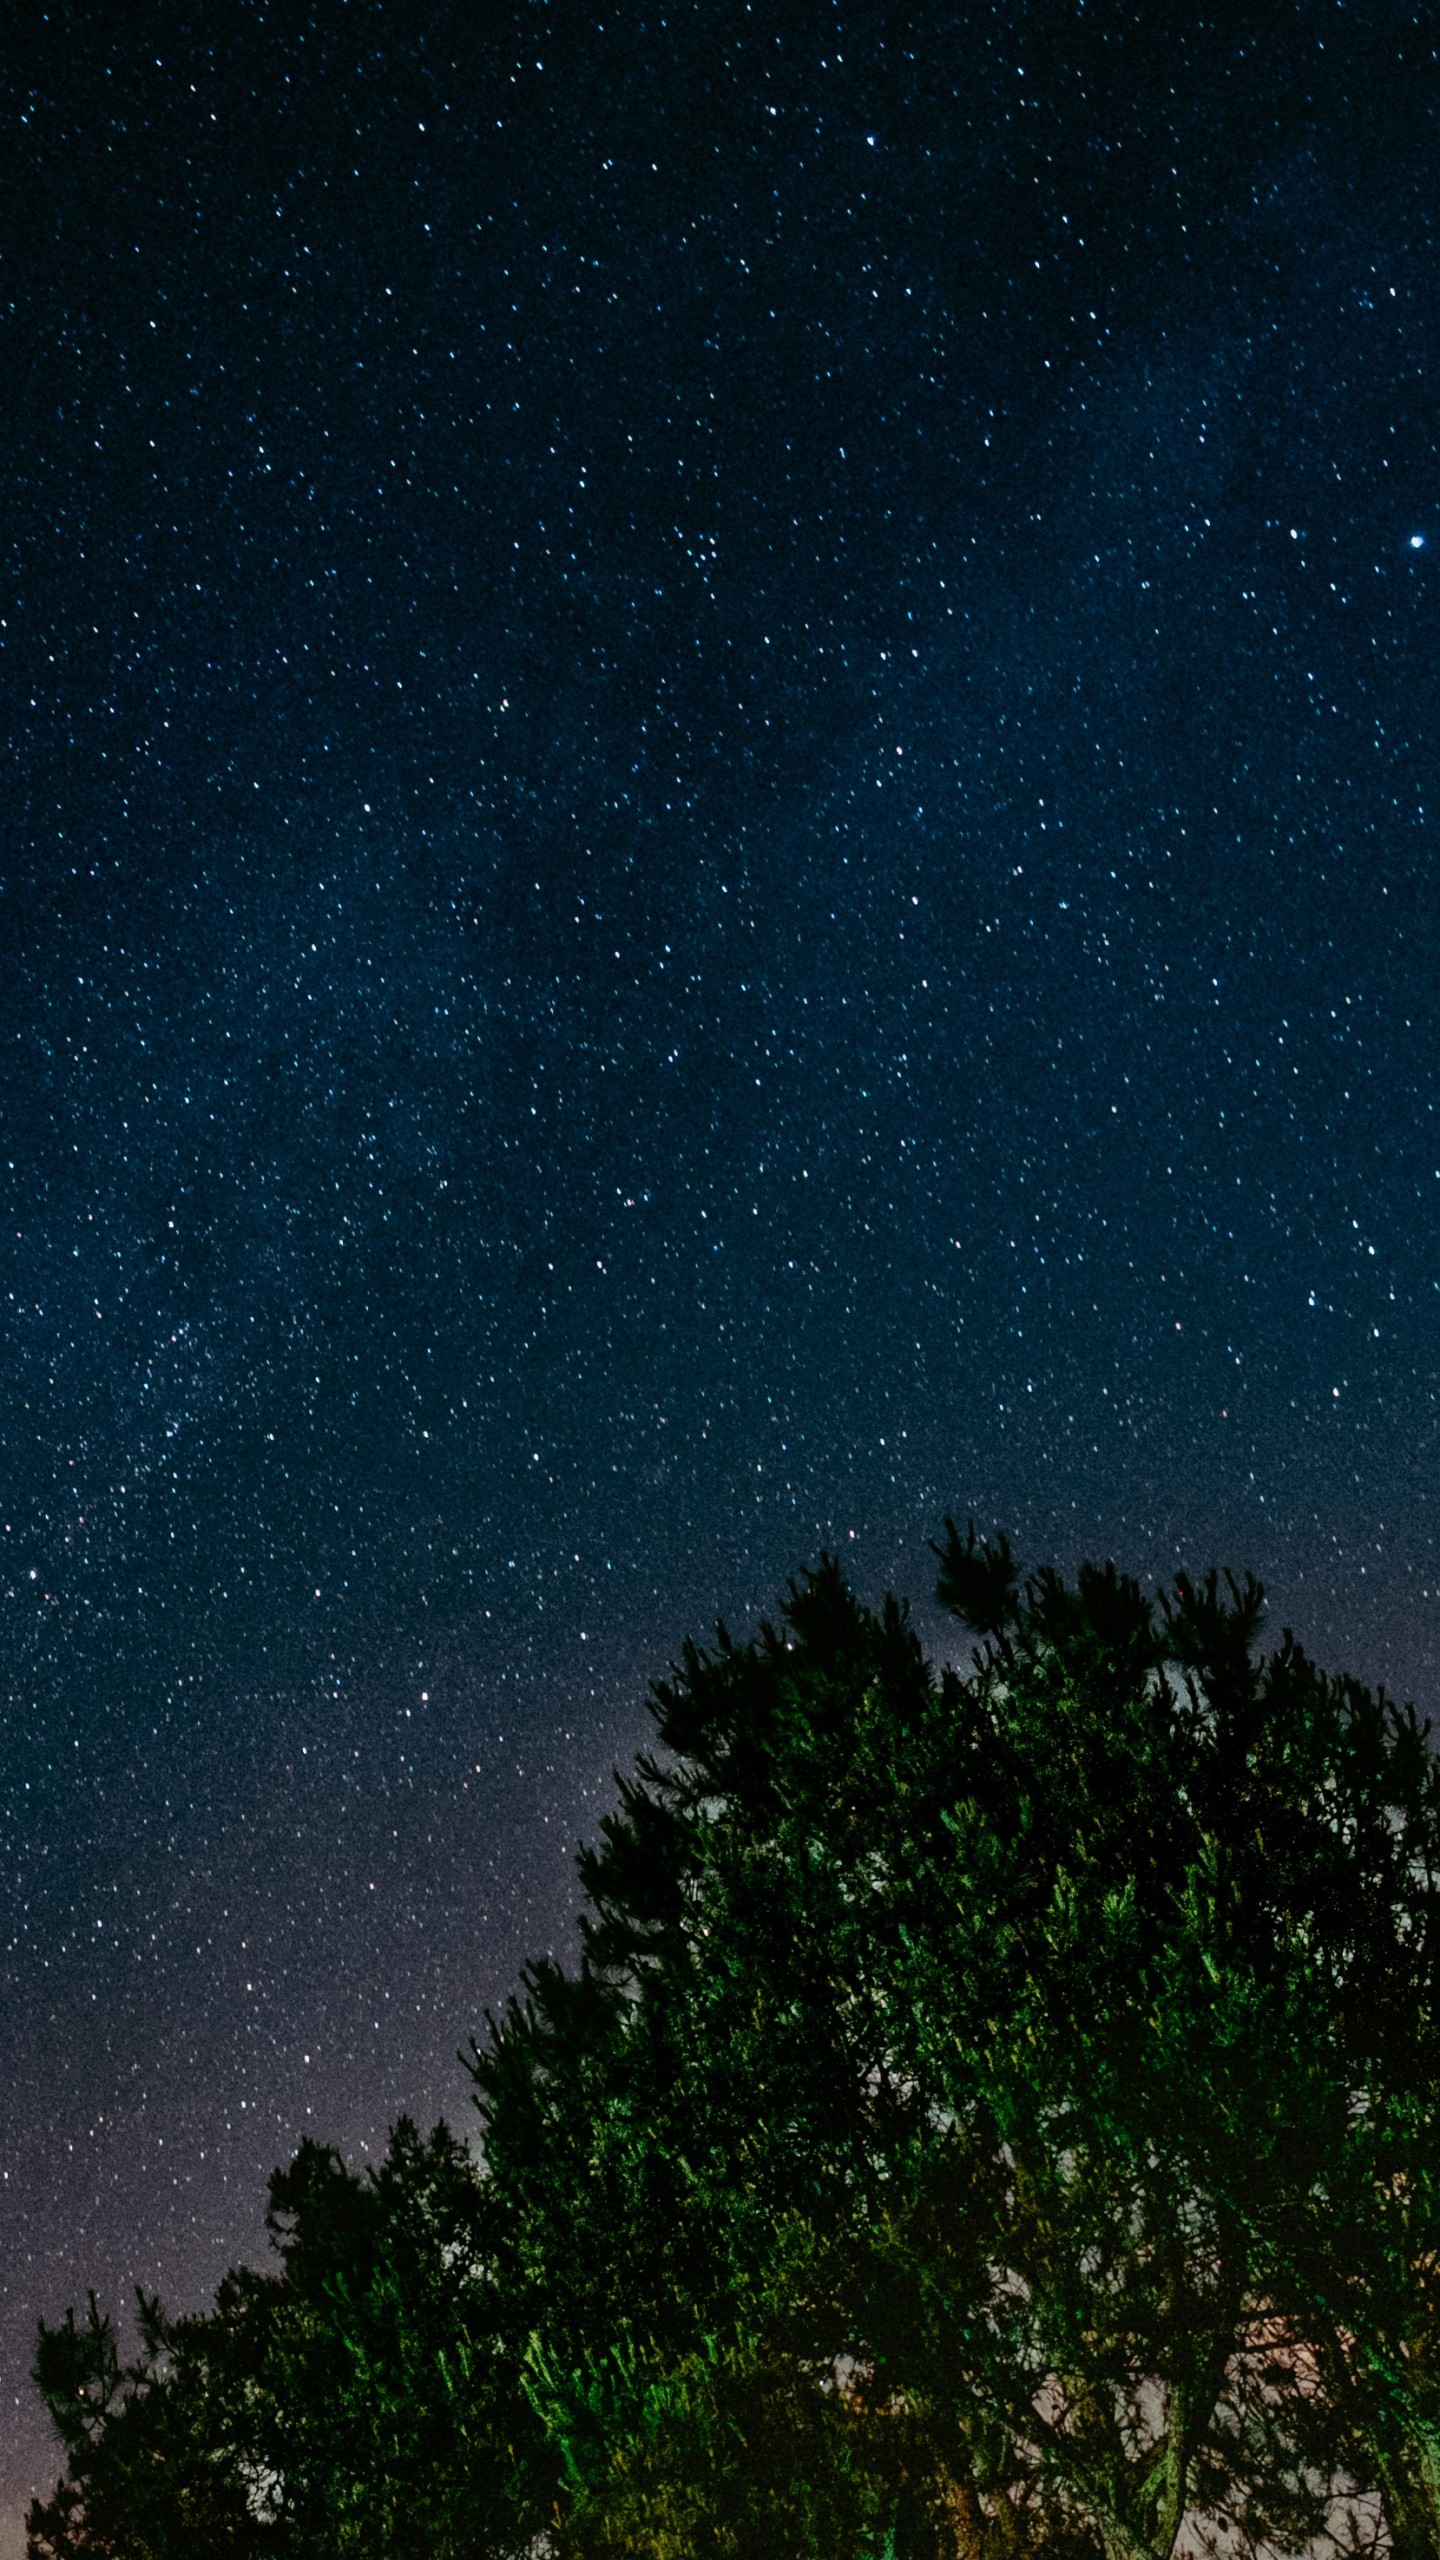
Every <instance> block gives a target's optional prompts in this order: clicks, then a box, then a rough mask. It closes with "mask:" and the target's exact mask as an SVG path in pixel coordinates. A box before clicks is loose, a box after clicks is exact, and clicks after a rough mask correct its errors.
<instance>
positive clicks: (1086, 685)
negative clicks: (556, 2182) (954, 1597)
mask: <svg viewBox="0 0 1440 2560" xmlns="http://www.w3.org/2000/svg"><path fill="white" fill-rule="evenodd" d="M7 32H8V35H9V38H10V54H11V63H10V71H9V75H8V80H7V83H6V90H5V93H4V95H3V96H0V130H3V140H4V148H3V152H0V329H3V366H0V382H3V389H0V398H3V401H4V404H5V412H6V414H5V422H4V435H5V457H6V459H5V486H6V503H5V507H4V511H3V519H0V523H3V535H4V564H5V565H4V575H3V596H0V622H3V628H0V644H3V645H0V684H3V689H4V698H5V710H6V732H7V736H8V739H9V741H10V755H9V760H8V781H7V788H6V791H5V795H4V801H3V809H0V823H3V854H0V1062H3V1063H0V1109H3V1123H0V1185H3V1191H4V1201H3V1219H0V1235H3V1247H4V1269H3V1277H0V1313H3V1322H4V1353H3V1359H0V1450H3V1476H0V1615H3V1636H4V1641H3V1690H0V2053H3V2058H4V2059H3V2071H0V2447H4V2448H5V2450H4V2451H3V2452H0V2513H3V2518H4V2522H3V2525H0V2555H3V2560H12V2555H13V2554H14V2553H15V2552H17V2551H18V2549H19V2539H18V2524H17V2518H18V2515H19V2512H20V2508H21V2505H22V2504H23V2500H24V2498H25V2496H26V2495H27V2494H28V2492H29V2491H30V2489H31V2488H32V2487H33V2486H36V2485H41V2484H45V2485H48V2481H49V2479H50V2477H52V2476H53V2469H54V2464H53V2458H52V2455H51V2451H50V2447H49V2439H48V2434H47V2431H46V2429H45V2427H44V2424H43V2421H42V2419H41V2418H40V2416H39V2413H38V2411H37V2410H36V2408H35V2406H34V2404H33V2401H32V2399H31V2396H30V2392H29V2385H28V2380H27V2375H28V2367H29V2361H30V2354H31V2346H32V2339H33V2329H34V2322H35V2319H36V2316H37V2314H39V2313H40V2312H44V2313H45V2314H46V2315H48V2316H51V2317H53V2316H56V2315H58V2313H59V2312H60V2311H61V2310H63V2308H64V2305H65V2304H66V2302H68V2301H70V2300H75V2299H80V2298H82V2297H83V2292H84V2288H85V2287H86V2285H87V2284H90V2283H94V2284H95V2285H96V2286H97V2287H98V2288H99V2290H100V2291H101V2293H102V2296H103V2297H104V2298H105V2299H106V2300H107V2301H108V2302H110V2303H111V2304H115V2305H118V2304H120V2303H121V2302H123V2301H124V2299H125V2298H126V2295H127V2289H128V2287H129V2286H130V2284H131V2283H132V2282H133V2280H135V2279H136V2278H139V2279H140V2280H142V2281H143V2282H144V2283H145V2284H146V2285H147V2286H150V2285H158V2286H159V2287H160V2288H161V2289H162V2291H163V2292H164V2293H165V2295H166V2297H167V2299H168V2300H169V2301H170V2302H171V2303H172V2304H174V2305H176V2306H182V2305H191V2304H197V2303H199V2302H200V2301H202V2300H203V2299H205V2298H206V2296H207V2295H208V2293H209V2291H210V2289H211V2287H212V2286H213V2284H214V2282H215V2280H216V2278H217V2277H218V2275H219V2274H220V2273H221V2272H222V2271H223V2269H224V2268H225V2266H226V2265H227V2264H229V2263H231V2262H233V2260H234V2259H235V2258H236V2257H238V2256H242V2255H249V2256H251V2257H252V2258H253V2257H254V2256H256V2254H257V2253H258V2252H259V2251H260V2250H261V2249H262V2248H263V2241H262V2237H261V2227H260V2226H261V2214H262V2210H263V2202H264V2183H265V2176H266V2173H267V2172H268V2170H269V2168H270V2167H271V2165H272V2164H274V2163H275V2162H277V2161H279V2160H281V2159H283V2158H285V2157H287V2156H288V2154H289V2152H290V2150H291V2149H292V2148H293V2146H294V2144H295V2142H296V2140H297V2139H298V2138H299V2136H300V2135H301V2134H302V2133H316V2134H320V2135H323V2136H325V2137H327V2138H333V2139H334V2140H336V2141H338V2142H339V2143H340V2144H342V2145H343V2146H344V2147H345V2148H346V2150H347V2152H348V2154H349V2155H350V2156H351V2157H354V2158H357V2159H362V2158H364V2157H365V2156H366V2146H368V2148H369V2152H370V2154H371V2155H372V2156H373V2153H374V2151H375V2149H376V2147H377V2146H378V2145H379V2144H381V2143H382V2142H383V2140H384V2137H385V2131H386V2127H387V2125H388V2123H389V2122H390V2121H391V2120H392V2118H393V2117H394V2116H395V2115H396V2114H397V2113H398V2112H400V2111H401V2110H402V2109H408V2110H410V2111H413V2112H414V2113H416V2114H417V2115H418V2116H420V2117H421V2118H422V2120H426V2121H428V2120H430V2119H431V2118H433V2116H434V2115H435V2114H436V2113H438V2112H440V2111H442V2110H444V2111H446V2112H448V2113H450V2114H451V2116H452V2117H454V2118H456V2119H461V2118H463V2116H464V2113H465V2109H466V2104H467V2084H466V2083H465V2081H464V2078H463V2075H462V2073H461V2072H460V2070H459V2067H458V2065H457V2063H456V2060H455V2052H456V2048H457V2046H460V2045H461V2044H463V2043H464V2042H465V2040H466V2039H467V2037H468V2035H469V2034H470V2032H471V2031H472V2030H475V2029H479V2028H480V2026H481V2022H482V2017H483V2012H484V2009H485V2007H486V2005H487V2004H489V2003H494V2002H495V2001H496V2000H497V1999H499V1998H501V1997H503V1995H504V1993H505V1992H506V1990H507V1989H508V1988H509V1987H510V1986H511V1984H512V1983H513V1981H514V1979H515V1976H516V1973H517V1970H518V1967H519V1965H520V1963H521V1961H522V1960H523V1958H524V1956H525V1954H526V1953H527V1952H530V1951H532V1950H536V1949H539V1948H542V1947H547V1946H555V1947H561V1946H563V1945H565V1944H567V1943H568V1942H569V1935H568V1933H569V1931H570V1927H571V1922H572V1914H573V1906H574V1886H573V1874H572V1867H571V1859H572V1855H573V1849H574V1844H575V1841H576V1839H577V1837H578V1836H579V1835H581V1834H582V1833H583V1832H585V1831H586V1829H587V1828H589V1827H590V1826H592V1825H593V1823H594V1822H595V1820H596V1819H597V1818H598V1814H599V1813H600V1811H602V1810H603V1809H604V1806H605V1804H606V1802H607V1800H608V1795H609V1790H610V1786H611V1778H610V1771H611V1768H612V1765H613V1764H614V1763H615V1762H616V1761H617V1760H620V1761H624V1760H626V1759H628V1757H629V1756H630V1754H631V1753H632V1751H633V1750H634V1748H635V1747H636V1745H637V1744H638V1743H639V1741H640V1740H641V1738H642V1734H643V1730H644V1722H645V1719H644V1706H643V1701H644V1695H645V1688H646V1683H647V1681H648V1680H649V1678H650V1677H651V1676H653V1675H654V1674H655V1673H657V1672H659V1671H661V1670H663V1668H664V1666H665V1664H666V1662H667V1661H668V1660H669V1659H671V1658H672V1657H673V1655H674V1654H675V1652H676V1651H677V1650H678V1648H679V1645H680V1643H681V1642H682V1640H683V1639H684V1638H685V1636H687V1635H688V1634H692V1633H694V1634H703V1633H704V1631H705V1630H706V1629H707V1627H708V1626H709V1625H710V1624H711V1623H712V1622H713V1620H714V1618H715V1616H716V1615H717V1613H723V1614H724V1615H725V1616H726V1618H727V1619H728V1620H729V1621H730V1622H731V1623H732V1624H733V1625H734V1626H736V1627H737V1628H741V1629H743V1628H745V1627H748V1626H749V1625H750V1624H752V1623H753V1621H754V1618H755V1615H756V1613H757V1612H758V1611H759V1610H760V1609H761V1608H762V1607H763V1606H765V1605H766V1604H767V1603H768V1602H769V1601H770V1600H771V1599H772V1597H773V1595H774V1594H775V1592H776V1591H777V1590H778V1588H779V1587H780V1586H781V1585H782V1584H783V1581H784V1579H785V1577H786V1576H787V1574H788V1573H789V1572H790V1571H792V1570H793V1569H794V1568H795V1567H797V1566H798V1565H799V1564H801V1563H802V1562H804V1561H805V1560H807V1559H813V1558H814V1557H815V1555H816V1554H817V1552H818V1551H819V1549H820V1548H821V1547H822V1546H825V1547H831V1548H835V1549H838V1550H839V1551H840V1553H841V1554H842V1555H843V1556H844V1557H845V1559H846V1561H847V1563H848V1564H849V1565H850V1566H851V1567H852V1569H853V1572H854V1574H855V1577H856V1579H857V1581H858V1583H859V1585H860V1587H861V1588H862V1589H864V1590H865V1591H866V1592H867V1593H874V1592H876V1591H878V1590H879V1588H880V1587H882V1586H883V1585H884V1584H885V1583H886V1582H887V1581H894V1582H895V1583H896V1584H897V1585H898V1587H899V1588H901V1589H903V1590H906V1591H908V1592H910V1593H911V1594H912V1595H914V1596H916V1597H917V1598H918V1599H920V1600H922V1601H923V1599H924V1597H925V1594H926V1592H927V1589H928V1585H929V1578H930V1574H931V1570H932V1564H931V1559H930V1558H929V1556H928V1554H927V1551H926V1539H927V1538H928V1537H929V1536H930V1535H931V1534H933V1533H934V1532H935V1531H936V1530H937V1529H938V1527H939V1524H940V1521H941V1519H942V1517H943V1515H944V1513H945V1511H946V1510H947V1509H951V1510H955V1511H957V1512H958V1513H959V1514H960V1516H961V1517H962V1519H963V1518H964V1517H965V1516H966V1515H968V1514H970V1513H972V1512H973V1513H974V1514H975V1515H976V1517H977V1518H978V1519H979V1520H981V1521H982V1522H983V1523H984V1524H986V1525H988V1526H1003V1527H1007V1528H1008V1529H1009V1530H1010V1532H1011V1534H1012V1536H1013V1537H1014V1539H1015V1541H1016V1543H1017V1546H1018V1548H1019V1550H1020V1552H1021V1553H1022V1555H1024V1556H1026V1557H1028V1558H1030V1559H1034V1560H1039V1559H1044V1558H1054V1559H1056V1560H1058V1561H1060V1562H1062V1563H1065V1564H1073V1563H1074V1562H1075V1561H1077V1560H1078V1559H1079V1557H1080V1556H1081V1555H1082V1554H1086V1553H1089V1554H1111V1553H1113V1554H1115V1555H1116V1556H1118V1557H1119V1558H1120V1560H1121V1561H1122V1562H1123V1563H1125V1564H1126V1565H1127V1566H1129V1567H1131V1568H1132V1569H1134V1570H1136V1571H1138V1572H1141V1573H1143V1574H1146V1575H1165V1574H1168V1573H1170V1572H1173V1570H1174V1569H1175V1568H1176V1566H1177V1564H1179V1562H1180V1561H1181V1560H1182V1559H1184V1560H1186V1561H1187V1562H1188V1563H1190V1564H1191V1565H1192V1566H1194V1565H1204V1564H1206V1563H1208V1562H1210V1561H1212V1560H1220V1561H1230V1562H1233V1563H1234V1564H1235V1565H1236V1566H1237V1567H1240V1566H1253V1567H1254V1568H1255V1569H1256V1570H1257V1571H1258V1572H1259V1573H1261V1575H1262V1576H1263V1577H1264V1579H1265V1580H1266V1582H1267V1585H1268V1587H1269V1589H1270V1592H1271V1595H1272V1603H1273V1622H1274V1624H1275V1625H1276V1626H1277V1627H1278V1625H1279V1624H1280V1623H1281V1622H1282V1621H1283V1622H1285V1623H1291V1624H1293V1625H1294V1626H1295V1628H1296V1630H1297V1632H1299V1633H1300V1634H1301V1635H1302V1637H1303V1638H1304V1639H1305V1640H1306V1641H1307V1642H1308V1643H1310V1644H1311V1645H1312V1646H1313V1647H1314V1648H1315V1649H1317V1650H1318V1651H1319V1652H1320V1653H1321V1655H1322V1657H1323V1658H1324V1659H1326V1660H1327V1661H1329V1662H1331V1663H1333V1664H1335V1665H1336V1666H1337V1667H1338V1666H1342V1665H1343V1666H1344V1667H1348V1668H1352V1669H1354V1670H1356V1671H1357V1672H1359V1673H1361V1674H1362V1675H1363V1676H1366V1677H1369V1678H1372V1679H1384V1680H1385V1681H1386V1682H1387V1683H1388V1684H1389V1685H1391V1686H1393V1687H1394V1688H1396V1689H1398V1690H1399V1691H1401V1692H1402V1693H1403V1694H1407V1695H1413V1696H1415V1697H1416V1698H1417V1699H1418V1700H1419V1701H1420V1702H1421V1703H1422V1704H1424V1703H1426V1702H1427V1701H1429V1700H1430V1699H1431V1698H1433V1695H1434V1688H1435V1670H1436V1630H1437V1624H1440V1551H1437V1531H1440V1504H1437V1483H1436V1451H1437V1438H1436V1433H1437V1402H1436V1397H1437V1385H1440V1117H1437V1102H1440V1075H1437V1037H1440V986H1437V959H1440V872H1437V864H1436V844H1437V840H1440V839H1437V828H1436V816H1437V811H1440V754H1437V737H1436V686H1437V652H1436V614H1437V588H1436V584H1435V581H1436V579H1437V577H1440V473H1437V462H1440V454H1437V418H1436V398H1437V388H1440V303H1437V296H1436V283H1435V278H1436V250H1437V239H1436V232H1437V214H1440V136H1437V105H1440V72H1437V57H1436V51H1435V47H1434V44H1433V41H1432V38H1433V32H1434V30H1433V26H1432V24H1431V22H1430V19H1429V13H1427V12H1417V11H1413V10H1411V9H1409V8H1398V7H1397V8H1391V7H1388V6H1385V5H1378V6H1375V7H1373V8H1366V9H1356V8H1347V7H1342V6H1339V5H1327V6H1309V5H1296V6H1293V7H1291V8H1288V9H1285V10H1276V9H1274V8H1272V7H1268V6H1255V7H1252V8H1247V7H1243V6H1234V7H1226V8H1224V9H1222V10H1220V11H1218V12H1210V13H1198V14H1197V13H1193V12H1190V11H1174V12H1171V11H1166V10H1162V9H1157V8H1154V7H1151V6H1149V5H1134V6H1117V5H1114V0H1034V5H1031V6H1014V7H1010V8H987V7H984V6H978V5H977V6H976V7H974V8H970V9H966V10H963V11H950V10H942V9H939V8H926V7H915V6H912V7H909V8H906V7H903V6H894V5H885V0H838V4H837V0H809V5H806V6H804V7H794V8H791V7H788V6H784V5H782V6H779V7H767V8H762V7H760V6H759V5H758V0H756V5H754V6H753V7H752V6H747V5H745V4H744V0H689V5H685V4H684V0H681V4H680V5H675V0H659V5H657V6H656V7H653V8H652V7H649V6H644V7H640V6H635V5H621V6H617V7H616V8H614V9H613V10H612V9H609V8H603V7H602V8H599V9H596V8H594V7H592V6H586V7H583V8H582V7H580V6H578V5H575V6H571V5H564V6H562V5H560V0H494V5H487V6H486V7H483V8H482V7H479V6H477V5H474V4H473V0H470V4H469V5H460V0H433V5H428V6H419V5H414V0H406V4H405V5H388V6H380V5H378V4H377V0H350V5H348V6H346V5H340V0H275V5H264V0H235V5H233V6H231V7H228V8H225V9H219V8H213V7H208V6H205V5H203V0H151V5H148V6H146V7H144V8H142V9H137V10H135V11H131V12H122V13H114V12H106V11H95V12H65V11H62V12H56V11H54V10H46V9H42V8H39V7H35V6H32V5H28V4H27V5H24V6H21V7H20V8H17V10H16V11H15V12H14V13H13V17H12V21H11V24H10V26H9V29H8V31H7ZM927 1623H929V1622H928V1620H927Z"/></svg>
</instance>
